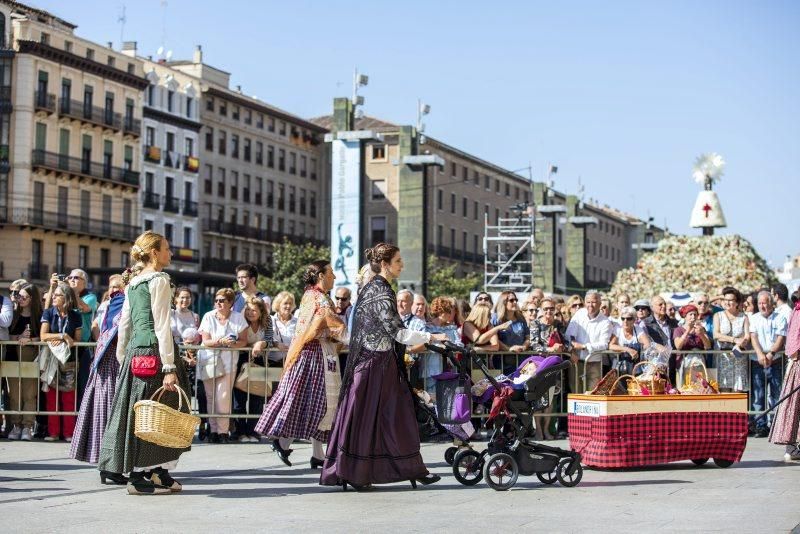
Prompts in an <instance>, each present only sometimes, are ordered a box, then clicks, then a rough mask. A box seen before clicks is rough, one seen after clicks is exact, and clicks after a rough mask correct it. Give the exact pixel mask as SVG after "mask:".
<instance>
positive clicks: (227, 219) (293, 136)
mask: <svg viewBox="0 0 800 534" xmlns="http://www.w3.org/2000/svg"><path fill="white" fill-rule="evenodd" d="M168 66H169V67H171V68H172V69H175V70H178V71H180V72H183V73H185V74H187V75H190V76H192V77H194V78H197V79H199V80H200V84H201V95H200V122H201V124H202V128H201V131H200V151H199V152H200V161H201V165H200V176H199V180H200V182H199V185H200V187H199V200H198V202H199V214H200V219H201V221H202V227H201V229H200V231H201V235H202V240H201V243H202V244H201V257H202V270H203V271H205V272H210V273H220V274H231V273H232V272H233V270H234V269H235V267H236V265H238V264H240V263H253V264H255V265H257V266H259V267H260V268H262V270H263V271H265V272H267V271H268V268H267V267H266V266H267V265H268V264H269V261H270V258H271V254H272V249H273V245H274V244H275V243H278V242H281V241H282V240H284V239H287V240H289V241H292V242H295V243H304V242H314V243H319V244H321V243H323V242H325V241H327V240H328V239H329V221H328V213H329V212H328V209H327V207H326V204H328V203H329V193H328V191H329V187H330V185H329V182H330V163H329V161H328V156H327V152H326V150H325V146H324V144H323V136H324V133H325V130H324V129H323V128H321V127H319V126H318V125H316V124H314V123H312V122H309V121H306V120H304V119H301V118H300V117H296V116H294V115H291V114H289V113H287V112H285V111H283V110H280V109H278V108H275V107H273V106H270V105H267V104H265V103H264V102H262V101H261V100H258V99H257V98H254V97H250V96H246V95H245V94H244V93H243V92H242V91H241V89H240V88H237V89H235V90H233V89H230V87H229V85H230V74H229V73H227V72H224V71H221V70H219V69H216V68H214V67H211V66H209V65H206V64H204V63H203V58H202V50H201V49H200V47H198V48H197V50H196V51H195V54H194V57H193V58H192V60H191V61H175V62H170V63H168Z"/></svg>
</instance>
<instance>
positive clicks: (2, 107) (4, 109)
mask: <svg viewBox="0 0 800 534" xmlns="http://www.w3.org/2000/svg"><path fill="white" fill-rule="evenodd" d="M12 109H13V105H12V104H11V86H10V85H0V113H11V110H12Z"/></svg>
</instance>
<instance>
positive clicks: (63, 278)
mask: <svg viewBox="0 0 800 534" xmlns="http://www.w3.org/2000/svg"><path fill="white" fill-rule="evenodd" d="M56 277H57V278H58V280H59V281H61V282H64V281H66V280H67V275H66V274H57V275H56Z"/></svg>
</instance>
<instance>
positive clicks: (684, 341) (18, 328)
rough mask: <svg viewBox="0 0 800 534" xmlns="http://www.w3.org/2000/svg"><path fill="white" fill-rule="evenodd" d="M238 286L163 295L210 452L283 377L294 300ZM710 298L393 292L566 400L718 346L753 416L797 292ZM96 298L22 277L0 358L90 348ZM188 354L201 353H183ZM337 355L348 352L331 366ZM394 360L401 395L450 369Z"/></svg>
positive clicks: (420, 326) (82, 281)
mask: <svg viewBox="0 0 800 534" xmlns="http://www.w3.org/2000/svg"><path fill="white" fill-rule="evenodd" d="M64 278H65V279H64ZM236 280H237V288H238V290H237V291H234V290H233V289H229V288H223V289H220V290H219V291H217V292H216V294H215V297H214V301H213V305H214V307H213V309H212V310H211V311H209V312H207V313H205V314H204V315H203V316H202V317H200V316H199V315H198V313H196V311H195V309H194V307H193V300H194V299H193V295H192V291H191V290H190V288H188V287H178V288H177V289H176V290H175V291H174V309H173V311H172V319H171V322H172V324H171V327H172V333H173V337H174V339H175V342H176V343H178V344H179V345H180V346H181V347H182V350H181V355H182V357H183V360H184V363H185V364H186V365H187V367H188V368H189V370H190V375H191V378H192V383H193V384H194V386H193V387H194V388H195V390H194V391H193V392H192V393H193V394H194V396H195V397H196V402H197V405H198V409H199V411H200V413H213V414H215V415H220V414H221V415H222V416H223V417H210V418H208V419H207V420H204V421H203V423H202V425H201V429H200V439H201V440H208V441H209V442H212V443H227V442H229V441H240V442H248V441H257V440H258V439H259V436H258V435H257V433H256V432H255V431H254V428H253V427H254V423H255V419H254V418H252V417H246V414H250V415H258V414H259V413H260V412H261V410H262V408H263V405H264V402H265V398H264V397H263V396H262V397H259V396H256V395H253V394H252V393H249V392H248V391H247V390H244V391H242V390H240V389H235V388H234V383H235V381H236V378H237V376H238V375H239V374H240V373H241V372H242V369H243V366H244V365H245V364H248V363H252V364H256V365H260V366H272V367H280V366H281V365H282V361H283V359H284V357H285V356H286V351H287V350H288V349H289V346H290V344H291V343H292V339H293V337H294V332H295V327H296V323H297V319H296V308H297V304H296V301H295V297H294V295H293V294H292V293H290V292H286V291H284V292H280V293H278V294H277V295H274V296H273V297H270V296H268V295H265V294H264V293H262V292H260V291H259V290H258V289H257V280H258V272H257V270H256V269H255V267H253V266H252V265H247V264H244V265H240V266H238V267H237V269H236ZM121 283H122V282H121V278H120V277H118V276H112V277H111V278H110V280H109V286H110V288H117V287H119V285H120V284H121ZM332 293H333V294H332V295H331V298H332V303H333V305H334V307H335V312H336V314H337V315H339V316H340V317H341V318H342V319H343V321H344V322H345V323H346V324H347V323H349V322H350V321H351V319H352V312H353V309H354V301H355V300H356V299H357V296H355V295H352V294H351V293H350V291H349V290H348V289H347V288H344V287H339V288H336V289H335V290H334V291H333V292H332ZM716 293H718V294H716ZM716 293H715V294H712V295H709V294H706V293H703V292H698V293H694V294H693V296H692V297H691V302H672V301H671V300H670V299H669V298H666V299H665V298H664V296H662V295H653V296H649V297H647V298H642V297H646V296H645V295H638V294H636V295H633V294H628V293H619V294H615V295H614V298H611V297H609V296H607V295H603V294H600V293H598V292H596V291H588V292H587V293H586V294H585V295H583V296H580V295H571V296H567V297H564V296H559V295H546V294H545V293H544V292H543V291H542V290H541V289H534V290H533V291H531V292H529V293H528V294H527V295H526V298H525V300H524V301H520V299H519V298H518V296H517V294H516V293H515V292H513V291H503V292H501V293H500V294H499V295H495V296H493V295H492V294H489V293H486V292H479V293H477V294H476V295H475V297H474V299H473V300H472V301H471V302H469V301H467V300H464V299H457V298H454V297H448V296H437V297H436V298H434V299H432V300H431V301H430V303H429V302H428V300H427V299H426V298H425V296H424V295H422V294H415V293H413V292H411V291H409V290H405V289H404V290H400V291H399V292H398V293H397V309H398V312H399V314H400V318H401V320H402V322H403V324H404V325H405V327H406V328H408V329H411V330H416V331H427V332H430V333H442V334H445V335H446V336H447V337H448V339H450V340H451V341H452V342H454V343H457V344H462V345H467V344H469V345H472V346H474V348H475V349H476V351H477V352H479V353H485V356H486V361H487V364H488V366H489V367H490V368H491V369H492V370H493V372H495V373H506V374H508V373H511V372H513V371H514V369H515V367H516V366H517V365H518V364H519V363H520V361H522V360H523V359H524V358H525V357H526V356H527V355H530V354H558V355H562V356H563V358H565V359H568V360H570V361H571V362H572V363H573V364H574V365H573V366H571V367H570V372H569V377H568V380H565V381H564V383H563V384H562V389H563V391H564V392H567V391H577V392H583V391H587V390H590V389H592V387H593V386H594V385H595V384H596V383H597V381H598V380H599V379H600V378H601V377H602V376H603V375H604V374H605V373H606V372H607V371H608V370H610V369H612V368H613V369H616V370H617V371H619V373H620V374H630V373H632V372H634V366H635V364H636V363H638V362H640V361H643V360H646V359H647V357H648V354H649V350H648V349H650V348H651V347H655V348H667V349H670V350H671V351H672V354H671V356H670V368H669V376H670V379H671V380H672V381H673V383H674V381H675V378H676V376H678V370H679V368H680V366H681V362H682V358H683V355H684V354H687V352H691V351H708V350H709V349H715V350H716V351H717V353H715V354H714V355H713V356H712V355H710V354H707V355H706V357H705V358H704V360H705V363H706V366H707V367H708V368H710V369H716V373H717V374H716V375H715V376H716V378H717V380H718V383H719V385H720V387H721V389H723V390H724V391H750V393H751V399H752V405H751V409H752V410H754V411H762V410H764V409H766V408H767V407H768V406H771V405H772V404H774V402H775V401H776V400H777V398H778V395H779V392H780V388H781V373H782V370H783V363H782V360H783V358H782V349H783V343H784V340H785V336H786V328H787V321H788V317H789V314H790V313H791V305H790V304H793V303H794V301H795V300H796V299H797V297H798V295H797V293H796V294H795V295H793V296H792V299H790V298H789V295H788V290H787V288H786V286H784V285H783V284H775V285H774V286H772V287H771V288H763V289H761V290H759V291H756V292H754V293H752V294H747V295H743V294H742V293H741V292H739V291H738V290H737V289H736V288H734V287H730V286H729V287H725V288H723V289H722V290H720V291H718V292H716ZM107 295H108V293H107V294H106V295H104V296H103V298H102V299H101V301H100V302H99V303H98V301H97V299H96V297H95V295H94V294H92V293H91V292H89V291H87V276H86V273H84V272H83V271H81V270H75V271H72V272H71V273H70V275H69V276H67V277H58V276H56V275H54V276H53V278H52V279H51V283H50V287H49V288H48V290H47V291H46V292H45V293H44V294H40V292H39V289H38V288H37V287H36V286H34V285H32V284H29V283H28V282H26V281H25V280H17V281H15V282H14V283H13V284H12V286H11V294H10V298H3V299H2V302H0V339H10V340H13V341H18V342H19V346H13V347H8V348H7V349H5V350H4V353H3V360H4V361H9V362H10V361H22V362H33V361H34V359H35V358H36V356H37V354H38V347H35V346H30V345H29V343H31V342H35V341H40V340H41V341H49V342H51V345H61V344H63V345H64V346H65V347H68V348H72V347H73V345H74V343H75V342H77V341H89V340H91V339H93V338H96V336H97V325H96V324H93V319H94V317H95V314H96V312H97V310H98V306H99V307H100V310H101V311H102V307H103V306H105V305H107V303H106V299H107ZM790 300H791V302H790ZM345 341H346V340H345ZM192 346H194V347H199V350H194V349H190V348H188V347H192ZM76 354H79V356H80V357H79V358H78V359H77V360H78V362H79V365H76V358H75V355H76ZM91 359H92V351H91V349H90V348H86V349H85V350H84V349H81V350H80V352H79V351H78V349H72V350H71V354H70V356H69V358H68V360H67V361H66V363H65V364H64V365H62V366H61V367H60V369H59V372H58V373H57V378H54V379H53V381H51V382H49V383H43V382H42V381H41V380H39V379H35V378H29V377H26V378H16V379H6V380H3V383H4V386H3V387H4V390H5V392H6V393H7V401H6V403H5V406H7V409H10V410H21V411H73V410H74V409H75V407H76V406H77V405H78V404H79V402H80V400H79V399H80V395H81V392H82V387H83V384H84V383H85V382H84V381H85V376H84V375H85V374H86V372H85V371H84V369H87V370H88V368H89V364H90V362H91ZM345 359H346V351H344V352H343V355H342V360H343V361H342V364H344V360H345ZM748 360H750V361H749V362H748ZM405 361H406V364H407V367H408V373H409V379H410V381H411V383H412V385H413V386H415V387H416V388H418V389H419V390H420V391H426V392H427V394H428V395H430V396H435V389H436V388H435V384H436V381H435V379H434V377H435V376H436V375H438V374H440V373H441V372H443V371H444V370H446V369H447V362H446V361H444V360H443V358H442V357H441V356H440V355H438V354H436V353H432V352H430V351H428V350H427V349H426V348H425V346H424V345H419V346H415V347H409V348H408V349H407V354H406V358H405ZM343 366H344V365H342V367H343ZM37 390H41V391H42V392H44V394H42V395H40V394H38V391H37ZM37 399H38V400H37ZM37 402H38V405H37ZM562 408H563V406H562ZM237 416H238V417H237ZM74 423H75V418H74V417H72V416H55V415H50V416H45V417H41V416H40V417H35V416H32V415H22V416H13V415H9V416H7V417H6V418H5V432H6V433H7V436H8V438H9V439H22V440H30V439H32V438H34V437H36V436H38V437H41V438H43V439H46V440H51V441H52V440H60V439H65V440H67V441H69V440H70V439H71V436H72V429H73V428H74ZM550 423H551V422H550V419H549V417H548V416H547V415H546V414H545V415H542V416H540V419H539V420H537V432H539V436H540V437H542V438H545V439H546V438H549V437H550V436H551V434H555V433H556V432H550V430H551V429H553V428H554V427H553V426H551V424H550ZM751 431H752V434H753V435H756V436H766V435H767V434H768V432H769V420H768V419H762V420H761V421H760V422H759V425H758V426H757V427H753V428H752V429H751Z"/></svg>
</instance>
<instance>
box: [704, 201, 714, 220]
mask: <svg viewBox="0 0 800 534" xmlns="http://www.w3.org/2000/svg"><path fill="white" fill-rule="evenodd" d="M701 209H702V210H703V211H704V212H706V219H708V212H709V211H711V210H712V208H711V206H709V205H708V202H706V205H705V206H703V207H702V208H701Z"/></svg>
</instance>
